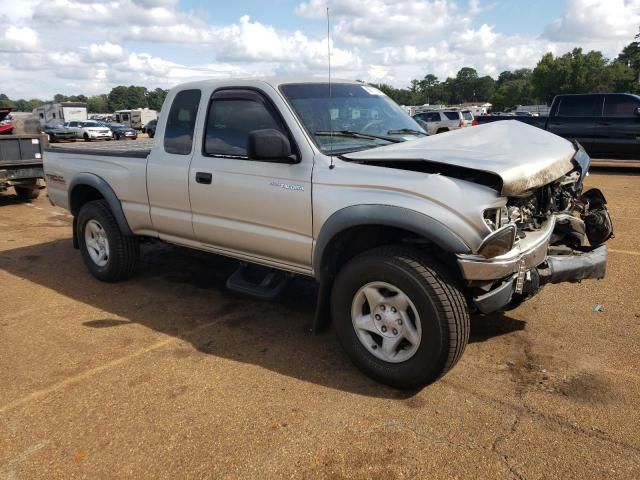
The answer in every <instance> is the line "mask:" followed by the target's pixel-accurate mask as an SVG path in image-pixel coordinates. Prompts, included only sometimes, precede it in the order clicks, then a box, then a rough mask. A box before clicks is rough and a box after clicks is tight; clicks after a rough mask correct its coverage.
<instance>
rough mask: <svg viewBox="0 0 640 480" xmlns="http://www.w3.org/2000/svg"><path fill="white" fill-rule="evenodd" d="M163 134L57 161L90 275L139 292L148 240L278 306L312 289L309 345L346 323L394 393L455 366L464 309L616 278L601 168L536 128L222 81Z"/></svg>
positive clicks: (350, 340) (352, 93)
mask: <svg viewBox="0 0 640 480" xmlns="http://www.w3.org/2000/svg"><path fill="white" fill-rule="evenodd" d="M156 133H157V134H156V136H155V139H154V141H153V142H154V143H153V147H152V148H151V149H150V150H146V151H136V150H133V151H120V152H116V151H113V152H108V151H104V150H102V151H99V150H94V149H90V148H85V149H78V148H73V149H63V148H52V149H49V150H47V151H46V152H45V155H44V166H45V175H46V181H47V186H48V195H49V198H50V200H51V201H52V202H53V203H54V204H55V205H58V206H61V207H63V208H66V209H68V210H70V211H71V213H72V214H73V217H74V222H73V244H74V246H75V247H76V248H79V249H80V251H81V253H82V256H83V258H84V262H85V263H86V265H87V267H88V269H89V270H90V271H91V273H92V274H93V275H94V276H95V277H96V278H98V279H100V280H103V281H107V282H113V281H119V280H124V279H126V278H128V277H130V276H131V275H133V274H134V272H135V270H136V265H137V263H138V257H139V242H140V240H141V239H142V238H147V239H148V238H153V239H159V240H162V241H165V242H169V243H173V244H176V245H182V246H185V247H191V248H194V249H198V250H205V251H209V252H213V253H216V254H221V255H226V256H229V257H234V258H236V259H239V260H241V263H240V266H239V268H238V270H237V271H236V272H235V273H234V274H233V275H232V276H231V277H230V278H229V280H228V282H227V286H228V287H229V288H230V289H233V290H237V291H241V292H244V293H248V294H253V295H256V296H258V297H261V298H264V299H268V298H272V297H274V296H276V295H277V294H279V293H280V292H281V291H282V289H283V288H284V286H285V285H286V283H287V280H288V279H289V278H290V277H291V275H292V274H298V275H304V276H308V277H312V278H314V279H315V280H316V281H317V282H318V284H319V291H318V305H317V308H316V318H315V320H314V327H315V329H320V328H321V327H322V326H324V325H325V324H326V323H328V322H329V321H330V320H332V321H333V325H334V328H335V330H336V332H337V334H338V337H339V340H340V342H341V343H342V345H343V347H344V349H345V350H346V351H347V353H348V354H349V355H350V357H351V358H352V360H353V361H354V363H355V364H356V365H357V366H358V367H360V368H361V369H362V370H363V371H364V372H366V373H367V374H368V375H370V376H371V377H373V378H375V379H377V380H379V381H381V382H384V383H387V384H390V385H393V386H396V387H399V388H409V387H416V386H420V385H424V384H426V383H429V382H432V381H434V380H435V379H437V378H439V377H440V376H442V375H443V374H444V373H445V372H447V371H448V370H449V369H451V368H452V367H453V365H454V364H455V363H456V362H457V360H458V359H459V358H460V356H461V355H462V352H463V351H464V348H465V346H466V344H467V341H468V338H469V328H470V327H469V314H470V313H474V312H479V313H485V314H486V313H490V312H495V311H504V310H508V309H512V308H515V307H516V306H518V305H519V304H520V303H521V302H522V301H524V300H526V299H527V298H530V297H532V296H533V295H535V294H536V293H537V292H538V291H539V290H540V288H541V287H542V286H543V285H545V284H549V283H559V282H577V281H581V280H585V279H590V278H596V279H598V278H602V277H603V276H604V274H605V267H606V256H607V253H606V247H605V246H603V245H602V244H603V243H604V242H605V241H606V240H607V239H608V238H609V237H611V235H612V233H613V228H612V224H611V219H610V217H609V214H608V212H607V209H606V201H605V199H604V196H603V195H602V193H601V192H600V191H599V190H597V189H593V190H590V191H588V192H583V188H582V183H583V180H584V178H585V176H586V174H587V171H588V169H589V157H588V155H587V154H586V153H585V152H584V150H582V148H581V147H580V145H578V144H572V143H571V142H569V141H567V140H564V139H562V138H560V137H558V136H556V135H553V134H551V133H548V132H545V131H543V130H540V129H537V128H535V127H531V126H528V125H525V124H522V123H519V122H512V121H511V122H497V123H493V124H489V125H486V126H480V127H473V128H466V129H461V130H458V131H455V132H450V133H447V134H446V135H438V136H433V137H430V136H427V135H426V134H425V132H424V131H423V130H422V129H421V127H420V126H419V125H418V124H417V123H416V122H415V121H414V120H413V119H411V118H410V117H409V116H408V115H407V114H406V113H405V112H404V111H403V110H402V109H401V108H400V107H398V106H397V105H396V104H395V103H393V102H392V101H391V100H390V99H389V98H388V97H386V96H385V95H383V94H382V93H381V92H380V91H378V90H376V89H374V88H371V87H369V86H367V85H364V84H362V83H357V82H349V81H337V82H334V83H332V84H331V85H329V84H328V83H326V82H322V81H318V80H317V79H316V80H301V81H287V82H285V81H278V80H242V81H238V80H235V81H232V80H228V81H226V80H225V81H219V80H216V81H200V82H193V83H187V84H184V85H180V86H178V87H175V88H173V89H172V90H171V91H170V92H169V94H168V96H167V98H166V101H165V104H164V106H163V108H162V114H161V116H160V118H159V120H158V124H157V132H156Z"/></svg>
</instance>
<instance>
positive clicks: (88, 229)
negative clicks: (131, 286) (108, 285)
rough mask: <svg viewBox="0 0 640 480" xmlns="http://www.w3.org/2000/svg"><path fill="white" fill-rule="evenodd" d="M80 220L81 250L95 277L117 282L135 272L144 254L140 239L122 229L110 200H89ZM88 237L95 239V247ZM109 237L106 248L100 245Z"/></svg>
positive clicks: (79, 238) (79, 237) (79, 215)
mask: <svg viewBox="0 0 640 480" xmlns="http://www.w3.org/2000/svg"><path fill="white" fill-rule="evenodd" d="M77 222H78V228H77V232H78V233H77V235H78V243H79V245H80V252H81V253H82V258H83V259H84V263H85V264H86V266H87V268H88V269H89V271H90V272H91V274H92V275H93V276H94V277H96V278H97V279H98V280H102V281H103V282H117V281H120V280H126V279H128V278H130V277H131V276H132V275H133V274H134V273H135V270H136V267H137V265H138V260H139V257H140V247H139V244H138V239H137V238H135V237H130V236H127V235H124V234H123V233H122V232H121V231H120V227H118V223H117V222H116V219H115V217H114V216H113V213H112V212H111V210H110V209H109V205H108V204H107V202H105V201H104V200H94V201H92V202H88V203H86V204H85V205H84V206H83V207H82V208H81V209H80V213H79V214H78V219H77ZM88 239H91V240H93V242H94V243H93V245H94V246H95V248H92V246H91V245H87V243H88V242H87V240H88ZM105 241H106V248H102V249H98V246H100V244H102V247H104V244H105ZM100 252H102V255H100ZM105 253H106V255H105ZM96 255H97V256H98V257H99V260H97V259H96Z"/></svg>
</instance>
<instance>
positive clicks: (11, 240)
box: [0, 142, 640, 480]
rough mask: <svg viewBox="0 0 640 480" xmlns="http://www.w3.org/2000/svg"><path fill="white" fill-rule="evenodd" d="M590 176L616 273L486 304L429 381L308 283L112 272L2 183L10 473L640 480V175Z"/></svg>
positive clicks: (63, 219)
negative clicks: (261, 290)
mask: <svg viewBox="0 0 640 480" xmlns="http://www.w3.org/2000/svg"><path fill="white" fill-rule="evenodd" d="M108 143H110V144H113V143H114V142H108ZM78 145H80V144H78ZM588 183H589V184H591V185H594V186H595V185H597V186H599V187H600V188H602V189H603V191H604V192H605V195H606V196H607V198H608V200H609V202H610V205H609V206H610V208H611V210H612V215H613V219H614V223H615V228H616V238H615V239H613V240H612V241H610V242H609V248H610V257H609V258H610V261H609V270H608V274H607V278H606V279H605V280H602V281H599V282H596V281H587V282H584V283H582V284H576V285H557V286H549V287H546V288H545V290H544V291H543V292H542V294H541V295H539V296H538V297H536V298H535V299H533V300H531V301H529V302H528V303H526V304H524V305H523V306H521V307H520V308H518V309H517V310H514V311H512V312H508V313H507V314H506V315H492V316H490V317H485V318H476V319H474V320H473V329H472V338H471V343H470V344H469V347H468V348H467V350H466V353H465V355H464V356H463V358H462V360H461V362H460V363H458V365H457V366H456V367H455V368H454V370H453V371H452V372H450V373H449V374H448V375H447V376H446V377H444V378H443V379H441V380H440V381H438V382H437V383H435V384H433V385H431V386H429V387H427V388H424V389H422V390H420V391H413V392H399V391H396V390H393V389H390V388H387V387H383V386H380V385H378V384H376V383H374V382H372V381H371V380H369V379H368V378H367V377H365V376H363V375H362V374H360V373H359V372H358V371H357V370H356V369H355V368H354V367H353V366H352V365H351V363H350V362H349V360H348V359H347V358H346V356H345V355H344V354H343V352H342V351H341V349H340V347H339V345H338V343H337V341H336V338H335V336H334V334H333V332H331V331H329V332H327V333H324V334H321V335H317V336H314V335H312V334H310V333H308V327H309V325H310V323H311V319H312V308H313V307H312V305H313V300H314V295H315V291H314V288H313V285H312V284H310V283H308V282H307V281H303V280H298V281H296V282H294V283H293V284H292V285H291V287H290V288H289V291H288V292H287V295H286V297H285V299H284V300H282V301H279V302H276V303H264V302H260V301H256V300H253V299H249V298H246V297H243V296H240V295H237V294H233V293H230V292H227V291H225V289H224V281H225V276H226V274H227V273H228V272H230V271H231V270H232V269H233V266H234V263H233V262H232V261H229V260H225V259H221V258H218V257H214V256H210V255H205V254H201V253H197V252H191V251H187V250H183V249H179V248H176V247H170V246H163V245H152V246H151V245H150V246H146V247H145V248H144V250H143V264H142V265H141V269H140V272H139V274H138V275H137V276H136V277H135V278H134V279H132V280H130V281H128V282H125V283H120V284H103V283H99V282H98V281H96V280H94V279H93V278H92V277H91V276H90V275H89V273H88V271H87V270H86V269H85V267H84V265H83V264H82V260H81V257H80V254H79V253H78V252H77V251H75V250H73V249H72V247H71V240H70V238H71V226H70V220H71V219H70V218H69V216H68V215H67V214H66V212H63V211H62V210H60V209H57V208H54V207H51V206H50V205H49V204H48V202H47V200H46V198H45V197H44V196H41V198H40V199H38V200H37V201H35V202H34V203H32V204H19V203H17V202H16V201H15V200H14V198H13V197H12V196H11V195H9V194H8V193H7V194H0V228H1V231H2V235H0V286H1V288H0V305H2V313H0V479H2V478H6V479H11V480H14V479H37V478H46V479H51V478H91V479H95V478H108V479H114V478H171V479H174V478H186V477H189V478H215V479H222V478H230V479H231V478H233V479H235V478H260V479H263V478H283V477H288V478H310V479H317V478H356V479H357V478H379V479H387V478H415V479H439V478H442V479H450V478H507V479H508V478H514V479H534V478H557V479H567V478H576V479H588V478H602V479H605V478H606V479H610V478H626V479H637V478H640V435H638V432H639V431H640V409H639V408H638V406H639V405H640V373H639V366H640V342H639V340H638V339H639V336H640V295H639V294H638V291H639V289H640V276H639V275H638V271H639V270H640V188H639V187H640V176H639V175H638V172H632V171H617V172H616V171H600V172H594V173H592V175H591V176H590V177H589V179H588ZM596 304H602V305H603V311H602V312H601V313H597V312H595V311H594V306H595V305H596Z"/></svg>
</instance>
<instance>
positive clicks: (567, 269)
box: [457, 145, 613, 313]
mask: <svg viewBox="0 0 640 480" xmlns="http://www.w3.org/2000/svg"><path fill="white" fill-rule="evenodd" d="M589 162H590V160H589V156H588V155H587V154H586V153H585V151H584V150H583V149H582V148H581V147H580V146H579V145H577V150H576V154H575V156H574V158H573V163H574V165H575V168H574V169H573V170H572V171H570V172H569V173H567V174H566V175H564V176H563V177H562V178H559V179H558V180H556V181H554V182H551V183H550V184H547V185H544V186H542V187H540V188H536V189H534V190H532V191H527V192H524V193H522V194H519V195H514V196H510V197H509V198H507V201H506V204H505V205H503V206H501V207H499V208H492V209H489V210H487V211H485V214H484V220H485V223H486V224H487V225H488V227H489V228H490V229H491V230H492V231H491V233H490V234H489V235H488V236H487V237H486V238H485V239H484V241H483V242H482V244H481V245H480V246H479V248H478V249H477V251H476V252H475V253H474V254H460V255H458V258H457V262H458V266H459V268H460V271H461V273H462V276H463V278H464V279H465V280H466V282H467V287H468V288H467V292H468V294H469V304H470V306H471V307H472V308H475V309H476V310H477V311H480V312H482V313H490V312H494V311H501V310H502V311H504V310H510V309H512V308H515V307H517V306H518V305H520V303H522V302H523V301H524V300H526V299H528V298H530V297H532V296H534V295H535V294H536V293H537V292H538V291H539V290H540V288H541V287H542V286H544V285H545V284H548V283H561V282H580V281H582V280H586V279H601V278H603V277H604V275H605V271H606V263H607V247H606V246H605V245H603V244H604V242H606V241H607V240H608V239H609V238H611V237H612V236H613V224H612V222H611V217H610V216H609V212H608V211H607V207H606V200H605V198H604V195H603V194H602V192H601V191H600V190H598V189H591V190H589V191H586V192H583V181H584V178H585V176H586V175H587V171H588V169H589Z"/></svg>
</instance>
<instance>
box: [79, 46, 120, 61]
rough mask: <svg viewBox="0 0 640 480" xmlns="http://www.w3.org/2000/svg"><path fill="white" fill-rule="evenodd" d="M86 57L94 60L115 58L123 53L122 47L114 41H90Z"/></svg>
mask: <svg viewBox="0 0 640 480" xmlns="http://www.w3.org/2000/svg"><path fill="white" fill-rule="evenodd" d="M87 50H88V51H87V57H88V59H90V60H94V61H106V60H117V59H120V58H122V56H123V55H124V49H123V48H122V47H121V46H120V45H117V44H115V43H111V42H104V43H102V44H96V43H92V44H91V45H89V48H88V49H87Z"/></svg>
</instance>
